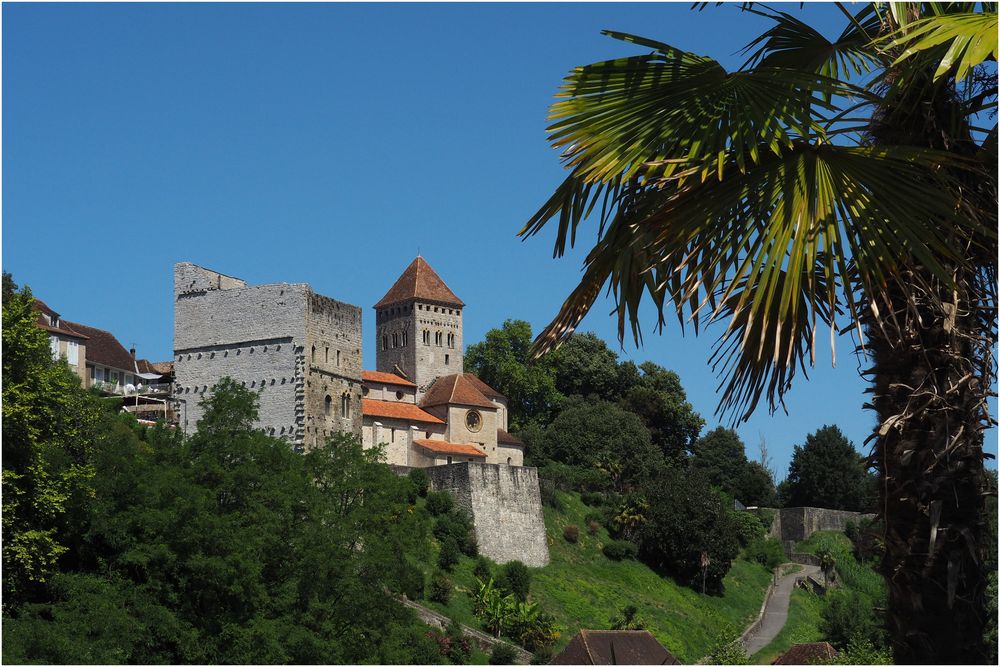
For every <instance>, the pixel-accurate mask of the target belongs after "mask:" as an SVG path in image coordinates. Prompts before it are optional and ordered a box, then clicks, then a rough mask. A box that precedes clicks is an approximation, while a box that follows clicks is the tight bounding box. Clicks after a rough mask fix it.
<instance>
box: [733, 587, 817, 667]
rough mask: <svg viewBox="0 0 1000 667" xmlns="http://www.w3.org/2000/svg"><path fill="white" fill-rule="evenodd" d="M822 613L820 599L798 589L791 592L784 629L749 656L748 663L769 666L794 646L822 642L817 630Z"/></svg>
mask: <svg viewBox="0 0 1000 667" xmlns="http://www.w3.org/2000/svg"><path fill="white" fill-rule="evenodd" d="M822 612H823V600H822V598H820V597H819V596H818V595H816V594H815V593H811V592H808V591H804V590H802V589H800V588H796V589H795V590H793V591H792V598H791V602H790V603H789V605H788V622H787V623H785V627H783V628H782V629H781V632H779V633H778V635H777V636H776V637H775V638H774V639H773V640H771V643H770V644H768V645H767V646H765V647H764V648H762V649H761V650H759V651H758V652H757V653H755V654H754V655H753V656H751V659H750V661H751V662H752V663H753V664H756V665H769V664H771V662H772V661H773V660H774V659H775V658H777V657H778V656H779V655H781V654H782V653H784V652H785V651H787V650H788V649H790V648H791V647H792V645H794V644H804V643H809V642H819V641H823V639H824V638H823V633H822V632H820V629H819V625H820V622H821V621H822V620H823V616H822Z"/></svg>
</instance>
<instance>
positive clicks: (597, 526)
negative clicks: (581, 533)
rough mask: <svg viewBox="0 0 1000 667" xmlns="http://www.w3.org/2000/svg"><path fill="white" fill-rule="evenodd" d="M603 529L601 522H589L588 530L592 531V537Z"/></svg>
mask: <svg viewBox="0 0 1000 667" xmlns="http://www.w3.org/2000/svg"><path fill="white" fill-rule="evenodd" d="M600 530H601V524H599V523H598V522H596V521H588V522H587V532H588V533H590V536H591V537H596V536H597V533H598V532H599V531H600Z"/></svg>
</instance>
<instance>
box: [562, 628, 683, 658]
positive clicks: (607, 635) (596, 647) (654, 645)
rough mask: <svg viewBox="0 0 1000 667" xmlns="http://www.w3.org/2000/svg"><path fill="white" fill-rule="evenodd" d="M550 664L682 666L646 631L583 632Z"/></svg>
mask: <svg viewBox="0 0 1000 667" xmlns="http://www.w3.org/2000/svg"><path fill="white" fill-rule="evenodd" d="M549 664H550V665H679V664H680V661H679V660H677V658H675V657H674V656H673V654H671V653H670V651H668V650H667V649H665V648H664V647H663V645H662V644H660V642H658V641H656V638H655V637H653V635H651V634H650V633H649V632H648V631H646V630H580V632H578V633H577V634H576V636H575V637H573V638H572V639H571V640H570V641H569V644H567V645H566V648H564V649H563V650H562V652H561V653H559V654H558V655H556V656H555V657H554V658H552V660H551V661H550V662H549Z"/></svg>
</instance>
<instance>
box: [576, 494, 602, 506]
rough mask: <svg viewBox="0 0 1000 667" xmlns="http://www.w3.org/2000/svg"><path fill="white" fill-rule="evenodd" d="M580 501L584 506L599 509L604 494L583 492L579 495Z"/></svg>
mask: <svg viewBox="0 0 1000 667" xmlns="http://www.w3.org/2000/svg"><path fill="white" fill-rule="evenodd" d="M580 500H582V501H583V504H584V505H590V506H591V507H599V506H601V505H603V504H604V494H603V493H601V492H599V491H584V492H583V493H581V494H580Z"/></svg>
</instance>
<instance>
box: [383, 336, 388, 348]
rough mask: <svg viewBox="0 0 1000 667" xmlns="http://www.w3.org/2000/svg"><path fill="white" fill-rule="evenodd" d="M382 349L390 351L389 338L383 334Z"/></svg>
mask: <svg viewBox="0 0 1000 667" xmlns="http://www.w3.org/2000/svg"><path fill="white" fill-rule="evenodd" d="M382 349H383V350H388V349H389V336H387V335H385V334H382Z"/></svg>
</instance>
